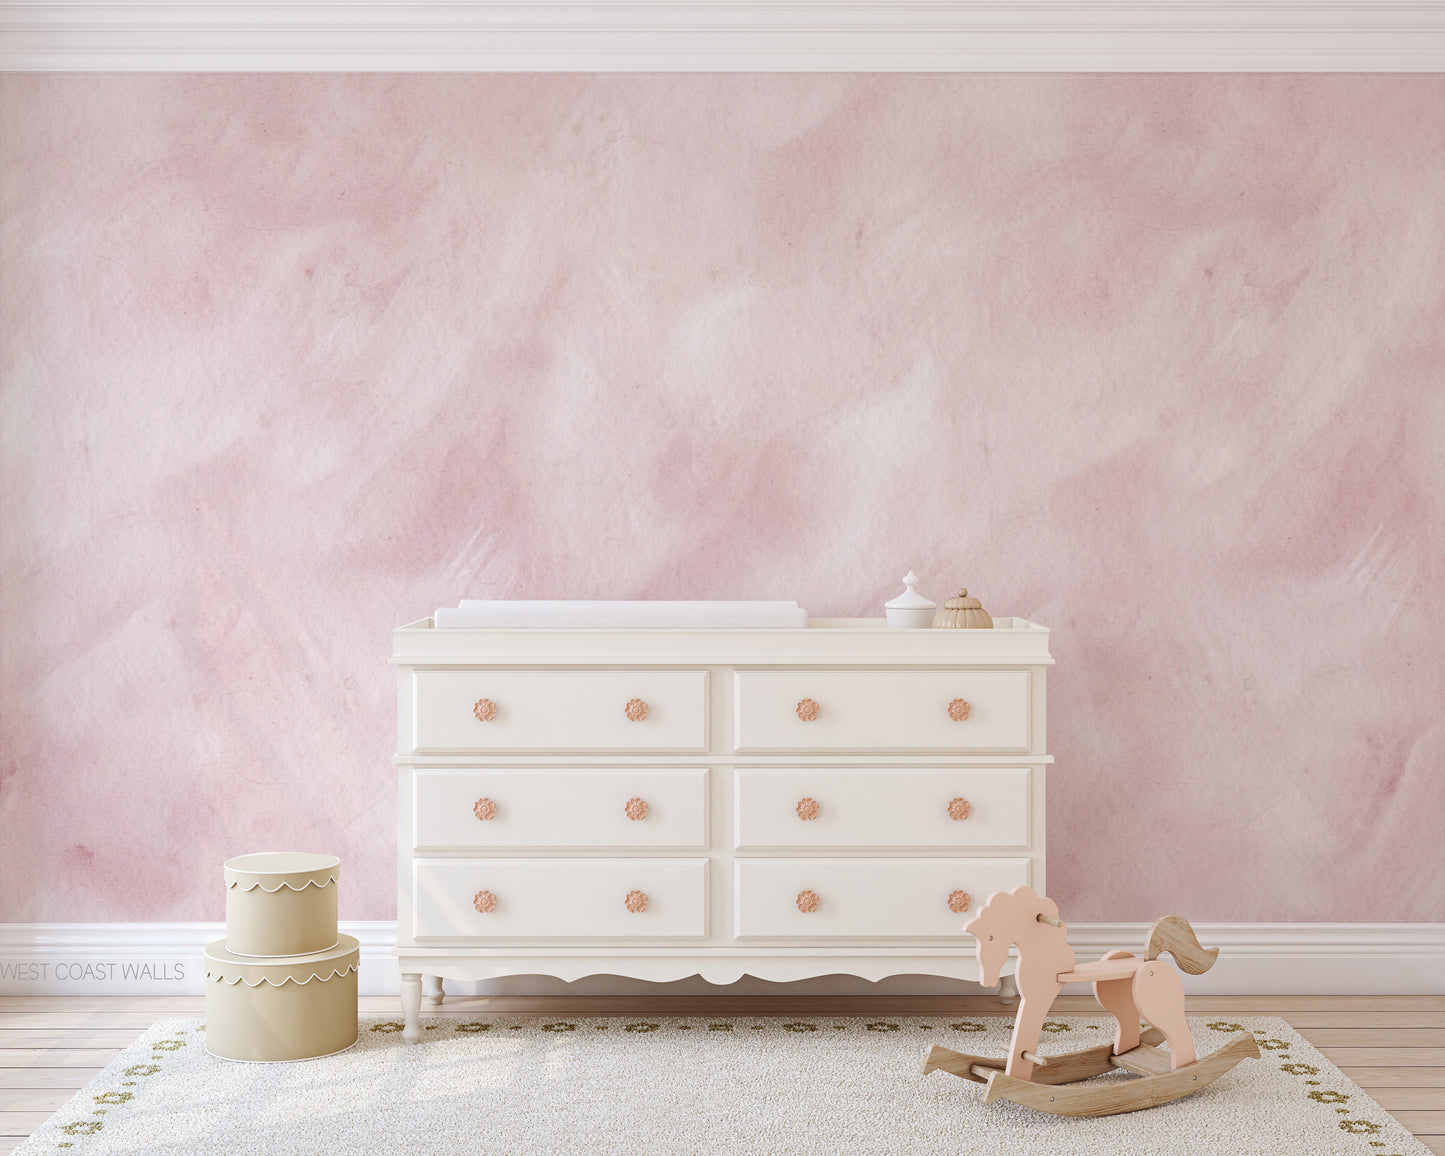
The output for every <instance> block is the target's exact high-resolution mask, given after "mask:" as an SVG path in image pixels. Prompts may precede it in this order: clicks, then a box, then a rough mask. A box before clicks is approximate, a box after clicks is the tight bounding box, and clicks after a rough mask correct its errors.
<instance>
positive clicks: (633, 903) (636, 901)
mask: <svg viewBox="0 0 1445 1156" xmlns="http://www.w3.org/2000/svg"><path fill="white" fill-rule="evenodd" d="M626 905H627V910H628V911H630V912H632V914H633V915H641V914H642V913H643V912H644V911H646V910H647V892H646V891H629V892H628V893H627V899H626Z"/></svg>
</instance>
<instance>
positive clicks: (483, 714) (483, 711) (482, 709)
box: [472, 698, 497, 722]
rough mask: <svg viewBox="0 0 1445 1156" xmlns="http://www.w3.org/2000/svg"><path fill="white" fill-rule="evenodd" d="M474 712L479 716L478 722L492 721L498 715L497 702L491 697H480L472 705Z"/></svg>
mask: <svg viewBox="0 0 1445 1156" xmlns="http://www.w3.org/2000/svg"><path fill="white" fill-rule="evenodd" d="M472 714H474V715H476V716H477V722H491V721H492V720H493V719H494V718H496V717H497V704H496V703H494V702H493V701H492V700H491V699H489V698H479V699H477V702H476V705H475V706H474V707H472Z"/></svg>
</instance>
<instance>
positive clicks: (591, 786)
mask: <svg viewBox="0 0 1445 1156" xmlns="http://www.w3.org/2000/svg"><path fill="white" fill-rule="evenodd" d="M412 774H413V777H412V790H413V797H412V848H413V849H414V850H416V851H468V850H473V849H477V848H489V847H495V848H507V849H516V848H533V849H536V850H544V851H545V850H568V851H571V850H588V849H592V848H605V847H612V848H617V847H627V848H637V849H647V848H662V847H677V848H697V849H701V848H704V847H706V846H707V768H706V767H686V768H671V769H667V768H663V769H657V768H654V769H649V770H630V769H629V770H580V769H569V770H554V769H551V768H538V769H535V770H497V771H492V770H486V771H481V770H437V769H430V770H417V771H414V772H413V773H412Z"/></svg>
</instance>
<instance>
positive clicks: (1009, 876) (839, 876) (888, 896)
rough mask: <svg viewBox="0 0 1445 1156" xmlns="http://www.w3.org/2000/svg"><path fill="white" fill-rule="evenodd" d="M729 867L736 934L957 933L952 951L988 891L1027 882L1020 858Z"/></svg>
mask: <svg viewBox="0 0 1445 1156" xmlns="http://www.w3.org/2000/svg"><path fill="white" fill-rule="evenodd" d="M733 866H734V879H735V880H736V895H735V897H734V903H735V908H734V912H735V915H734V919H735V925H734V933H735V934H736V935H737V936H738V938H740V939H742V938H784V937H786V938H802V939H812V938H817V937H842V938H857V937H871V936H914V937H928V938H946V939H951V940H957V941H959V944H960V946H959V950H960V951H962V950H965V947H964V945H963V942H962V938H961V936H960V935H959V932H960V931H961V930H962V928H963V925H964V923H966V922H967V921H968V919H969V918H970V913H971V912H976V911H977V910H978V909H979V907H981V906H982V905H983V903H984V902H985V901H986V900H987V899H988V897H989V895H991V894H992V893H993V892H995V891H1004V890H1008V889H1009V888H1011V887H1016V886H1018V885H1019V884H1020V883H1027V882H1029V861H1028V860H1027V859H739V860H737V861H736V862H735V863H734V865H733ZM808 908H811V910H807V909H808ZM954 908H957V910H954Z"/></svg>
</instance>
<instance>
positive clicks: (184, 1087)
mask: <svg viewBox="0 0 1445 1156" xmlns="http://www.w3.org/2000/svg"><path fill="white" fill-rule="evenodd" d="M423 1023H424V1025H425V1029H426V1030H425V1032H424V1038H423V1041H422V1043H420V1044H418V1045H416V1046H414V1047H413V1046H408V1045H407V1044H405V1043H403V1042H402V1039H401V1024H400V1023H399V1022H398V1021H396V1020H384V1019H377V1018H375V1017H368V1018H365V1019H363V1020H362V1024H361V1038H360V1040H359V1041H358V1043H357V1045H356V1046H355V1047H354V1048H352V1049H351V1050H349V1051H346V1052H342V1053H340V1054H338V1055H335V1056H330V1057H327V1058H326V1059H321V1060H310V1061H306V1062H303V1063H294V1064H237V1063H228V1062H226V1061H224V1060H218V1059H216V1058H214V1057H213V1056H211V1055H210V1054H209V1053H207V1051H206V1049H205V1043H204V1040H205V1029H204V1026H203V1025H202V1024H201V1022H200V1021H199V1020H193V1019H166V1020H161V1021H160V1022H159V1023H157V1024H156V1025H155V1026H154V1027H152V1028H151V1029H150V1030H148V1031H147V1032H146V1033H145V1034H144V1035H142V1036H141V1038H140V1039H139V1040H137V1041H136V1042H135V1043H134V1044H132V1045H131V1046H130V1047H129V1048H127V1049H126V1050H125V1052H124V1053H123V1054H122V1055H121V1056H120V1057H119V1058H118V1059H116V1060H115V1061H114V1062H113V1063H112V1064H110V1065H109V1066H108V1067H107V1068H106V1069H105V1071H104V1072H102V1073H101V1074H100V1075H99V1076H97V1077H96V1078H95V1079H94V1080H92V1081H91V1082H90V1084H88V1085H87V1086H86V1087H85V1088H84V1089H83V1090H82V1091H80V1092H79V1093H77V1094H76V1096H75V1097H74V1098H73V1099H72V1100H71V1101H70V1102H69V1103H68V1104H66V1105H65V1107H64V1108H62V1109H61V1110H60V1111H59V1112H57V1113H56V1114H55V1115H54V1116H52V1117H51V1118H50V1119H49V1120H47V1121H46V1122H45V1123H44V1124H43V1125H42V1126H41V1127H40V1129H39V1130H38V1131H37V1132H36V1133H35V1134H34V1135H33V1136H31V1137H30V1138H29V1139H28V1140H26V1141H25V1142H23V1143H22V1144H21V1145H20V1147H19V1148H18V1149H17V1150H16V1151H17V1153H23V1154H24V1156H38V1154H45V1156H58V1154H60V1153H65V1154H67V1156H80V1154H82V1153H84V1154H86V1156H100V1154H101V1153H184V1154H186V1156H193V1154H197V1153H205V1154H210V1153H238V1154H239V1153H246V1154H247V1156H273V1154H274V1156H298V1154H300V1153H326V1154H327V1156H349V1154H352V1153H388V1154H390V1153H428V1154H433V1153H473V1152H487V1153H529V1154H530V1153H546V1152H559V1153H560V1152H566V1153H594V1152H595V1153H672V1152H678V1153H682V1152H687V1153H693V1152H697V1153H728V1152H739V1153H764V1152H767V1153H774V1152H776V1153H828V1154H830V1156H836V1154H839V1153H854V1152H856V1153H869V1154H874V1153H927V1154H928V1156H939V1154H942V1153H987V1154H989V1156H995V1154H1009V1156H1034V1154H1039V1156H1043V1154H1047V1156H1069V1154H1074V1153H1077V1154H1081V1156H1082V1154H1088V1156H1098V1154H1099V1153H1104V1152H1107V1153H1109V1154H1110V1156H1133V1154H1138V1156H1146V1154H1147V1156H1158V1154H1160V1153H1169V1154H1175V1153H1178V1154H1191V1156H1192V1154H1196V1153H1197V1154H1204V1153H1208V1154H1209V1156H1223V1154H1229V1153H1240V1154H1246V1153H1247V1154H1249V1156H1262V1154H1270V1156H1296V1154H1299V1156H1420V1154H1423V1153H1425V1152H1426V1149H1425V1147H1424V1146H1423V1145H1422V1144H1420V1143H1419V1142H1418V1141H1416V1140H1415V1139H1414V1138H1413V1137H1411V1136H1410V1134H1409V1133H1408V1132H1406V1131H1405V1129H1404V1128H1403V1127H1402V1126H1401V1125H1400V1124H1398V1123H1397V1122H1396V1121H1395V1120H1393V1119H1392V1118H1391V1117H1390V1116H1389V1115H1388V1114H1387V1113H1386V1112H1385V1111H1384V1110H1383V1109H1381V1108H1380V1106H1379V1105H1378V1104H1376V1103H1375V1102H1374V1101H1373V1100H1371V1099H1370V1098H1369V1097H1368V1096H1366V1095H1365V1093H1364V1092H1362V1091H1361V1090H1360V1089H1359V1088H1358V1087H1356V1086H1355V1085H1354V1084H1353V1083H1351V1082H1350V1081H1349V1080H1348V1079H1346V1078H1345V1077H1344V1076H1343V1075H1342V1074H1341V1073H1340V1072H1339V1070H1338V1069H1337V1068H1335V1067H1334V1066H1333V1065H1332V1064H1330V1063H1329V1061H1328V1060H1326V1059H1325V1058H1324V1057H1323V1056H1321V1055H1320V1054H1319V1052H1317V1051H1315V1049H1314V1048H1312V1047H1311V1046H1310V1045H1309V1044H1307V1043H1306V1042H1305V1041H1304V1040H1303V1039H1302V1038H1301V1037H1300V1036H1299V1034H1298V1033H1296V1032H1295V1031H1294V1030H1292V1029H1291V1028H1290V1027H1289V1026H1288V1025H1286V1024H1285V1022H1284V1021H1283V1020H1280V1019H1262V1018H1251V1019H1243V1020H1239V1021H1232V1020H1230V1021H1225V1020H1212V1021H1204V1020H1196V1021H1191V1025H1192V1027H1193V1030H1194V1036H1195V1042H1196V1045H1197V1047H1198V1050H1199V1052H1200V1054H1201V1055H1203V1054H1204V1053H1205V1052H1210V1051H1213V1050H1214V1049H1215V1048H1217V1047H1219V1046H1220V1045H1221V1044H1222V1043H1224V1041H1225V1040H1227V1039H1228V1038H1229V1037H1230V1036H1231V1035H1232V1034H1233V1033H1235V1032H1239V1031H1252V1032H1253V1033H1254V1035H1255V1038H1256V1039H1257V1040H1258V1041H1259V1046H1260V1049H1261V1052H1262V1055H1261V1058H1260V1059H1258V1060H1245V1061H1244V1062H1242V1063H1241V1064H1240V1065H1239V1066H1238V1067H1236V1068H1234V1070H1232V1071H1230V1072H1228V1073H1226V1074H1225V1075H1224V1076H1221V1077H1220V1078H1219V1079H1218V1080H1217V1081H1215V1082H1214V1083H1213V1084H1211V1085H1209V1086H1208V1087H1207V1088H1205V1089H1204V1090H1203V1091H1201V1092H1199V1093H1198V1094H1197V1095H1195V1096H1193V1097H1190V1098H1188V1099H1185V1100H1180V1101H1176V1102H1175V1103H1173V1104H1166V1105H1164V1106H1162V1107H1158V1108H1152V1109H1149V1110H1147V1111H1143V1112H1135V1113H1132V1114H1129V1115H1121V1116H1108V1117H1102V1118H1099V1119H1065V1118H1062V1117H1056V1116H1047V1115H1041V1114H1038V1113H1035V1112H1032V1111H1030V1110H1029V1109H1027V1108H1021V1107H1019V1106H1017V1105H1014V1104H1009V1103H1006V1102H1002V1103H994V1104H989V1105H987V1106H985V1105H984V1104H983V1103H981V1102H980V1101H981V1096H980V1091H981V1088H980V1085H978V1084H973V1083H969V1082H967V1081H964V1080H960V1079H959V1078H958V1077H956V1076H950V1075H948V1074H946V1073H943V1072H934V1073H932V1074H930V1075H928V1076H923V1075H920V1074H919V1071H918V1068H919V1065H920V1063H921V1062H922V1060H923V1056H924V1054H925V1052H926V1051H927V1050H928V1047H929V1045H930V1044H934V1043H941V1044H943V1045H945V1046H947V1047H952V1048H954V1049H955V1050H958V1051H965V1052H972V1053H973V1054H975V1055H1003V1054H1005V1052H1006V1051H1007V1047H1008V1033H1009V1030H1010V1027H1011V1022H1010V1021H1009V1020H1007V1019H1003V1018H993V1017H980V1018H976V1019H970V1018H940V1017H936V1016H935V1017H930V1018H922V1019H915V1018H897V1019H832V1018H827V1019H799V1020H783V1019H714V1020H707V1019H646V1020H641V1019H639V1020H624V1019H550V1020H549V1019H514V1020H507V1019H496V1020H493V1019H487V1020H482V1019H475V1020H468V1019H458V1018H451V1017H447V1018H428V1019H424V1020H423ZM1109 1034H1110V1031H1109V1026H1108V1022H1106V1021H1105V1019H1104V1018H1102V1017H1090V1016H1061V1017H1059V1018H1058V1019H1056V1020H1050V1021H1049V1022H1048V1024H1047V1025H1046V1034H1045V1037H1044V1043H1043V1046H1042V1047H1041V1048H1040V1049H1039V1050H1040V1051H1042V1052H1045V1053H1048V1052H1068V1051H1075V1050H1077V1049H1078V1048H1080V1047H1087V1046H1090V1045H1092V1044H1095V1043H1099V1042H1103V1041H1105V1040H1107V1039H1108V1038H1109ZM1102 1078H1106V1079H1112V1078H1120V1077H1118V1076H1110V1077H1102Z"/></svg>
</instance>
